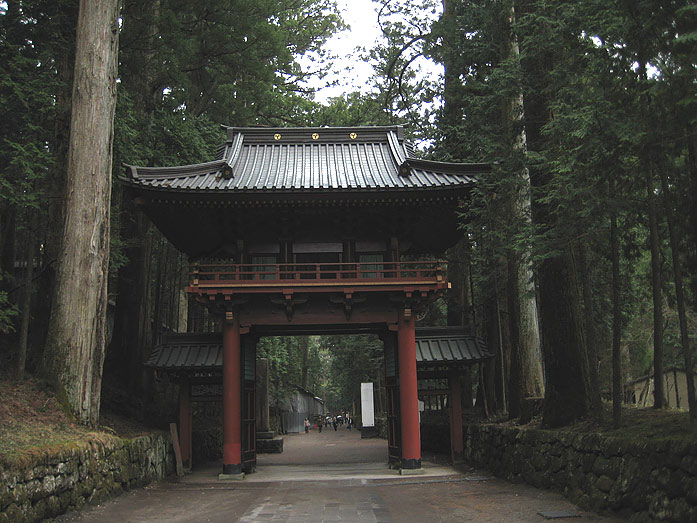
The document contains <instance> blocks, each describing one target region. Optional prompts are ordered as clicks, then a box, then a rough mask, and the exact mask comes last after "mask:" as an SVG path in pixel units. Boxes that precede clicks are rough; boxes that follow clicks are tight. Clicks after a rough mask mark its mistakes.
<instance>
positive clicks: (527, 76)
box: [517, 0, 592, 427]
mask: <svg viewBox="0 0 697 523" xmlns="http://www.w3.org/2000/svg"><path fill="white" fill-rule="evenodd" d="M517 6H518V7H519V9H518V12H523V13H525V14H526V15H527V14H529V15H538V14H539V15H543V16H544V15H546V14H547V13H546V12H545V9H546V7H545V6H542V5H540V4H537V3H535V2H533V1H530V0H524V1H521V2H519V3H518V4H517ZM535 18H538V19H539V17H537V16H535ZM545 29H546V25H545V22H544V21H543V22H540V25H539V27H535V28H532V30H535V31H537V30H545ZM524 41H525V40H521V42H524ZM522 51H527V53H526V52H522V53H521V69H522V71H523V75H524V80H525V82H524V84H525V85H526V88H525V90H524V93H523V100H524V106H525V130H526V135H527V145H528V149H529V151H534V152H536V153H538V154H541V155H544V153H545V151H546V147H547V144H546V142H545V137H544V136H543V133H542V129H543V127H544V125H545V123H546V122H548V121H550V119H551V118H552V111H551V110H550V108H549V104H550V102H551V100H550V99H549V96H550V95H549V93H550V87H551V85H550V84H551V83H552V78H551V74H550V73H551V71H552V69H553V67H554V59H555V57H554V53H555V51H556V50H555V49H554V48H553V47H551V46H550V47H545V48H539V47H538V46H537V45H535V46H533V44H532V43H531V44H530V46H529V47H528V48H527V49H522ZM559 59H563V56H561V57H559ZM530 183H531V191H532V194H531V207H532V220H533V223H534V224H535V225H537V227H538V228H539V229H540V230H542V231H545V232H546V231H552V230H556V231H559V227H560V224H559V221H558V218H557V216H556V214H555V207H554V203H553V202H550V201H547V199H546V198H547V197H548V196H549V195H550V194H553V190H554V183H555V179H554V175H553V173H552V172H550V171H549V170H547V169H545V168H543V167H538V166H535V167H534V168H533V167H531V168H530ZM559 232H560V233H561V236H562V237H561V238H560V239H558V240H556V241H555V242H554V243H553V244H550V245H548V246H547V252H546V253H545V254H546V258H545V259H544V260H543V261H542V262H541V263H540V266H539V268H538V270H537V285H538V288H539V302H538V303H539V315H540V338H541V340H542V354H543V358H544V362H545V378H546V380H545V402H544V412H543V423H544V424H545V425H546V426H549V427H558V426H562V425H565V424H567V423H570V422H572V421H574V420H576V419H579V418H582V417H585V416H586V415H587V414H588V413H589V411H590V408H591V396H592V391H591V385H590V377H589V369H588V355H587V352H586V346H585V343H584V338H583V322H582V315H581V311H580V298H579V290H578V289H579V285H578V282H577V279H576V276H577V272H576V268H575V264H574V256H573V245H572V244H571V241H570V240H569V239H564V238H563V235H564V231H559Z"/></svg>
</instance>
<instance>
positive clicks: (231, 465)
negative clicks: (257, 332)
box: [219, 311, 244, 479]
mask: <svg viewBox="0 0 697 523" xmlns="http://www.w3.org/2000/svg"><path fill="white" fill-rule="evenodd" d="M240 355H241V348H240V323H239V320H238V319H237V318H234V317H233V314H232V312H231V311H227V312H226V313H225V326H224V328H223V473H222V474H221V475H220V476H219V477H220V479H236V478H238V477H244V473H243V472H242V386H241V381H240V380H241V375H240V364H241V360H240Z"/></svg>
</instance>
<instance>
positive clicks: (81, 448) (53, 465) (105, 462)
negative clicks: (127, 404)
mask: <svg viewBox="0 0 697 523" xmlns="http://www.w3.org/2000/svg"><path fill="white" fill-rule="evenodd" d="M174 470H175V469H174V452H173V450H172V443H171V441H170V439H169V437H168V436H165V435H164V434H152V435H148V436H141V437H138V438H134V439H121V438H117V437H115V436H100V437H99V438H95V439H93V440H91V441H89V442H86V443H82V444H79V445H78V444H71V445H63V446H60V447H56V448H53V449H50V450H44V449H42V450H40V451H39V450H38V451H37V452H36V453H35V454H34V455H32V456H29V457H28V458H27V459H26V460H24V462H23V463H22V464H18V465H15V466H13V467H11V468H7V467H3V466H0V523H5V522H7V523H10V522H12V523H15V522H23V521H41V520H42V519H45V518H52V517H55V516H58V515H60V514H63V513H65V512H67V511H69V510H75V509H79V508H81V507H82V506H84V505H85V503H93V502H94V503H98V502H101V501H103V500H105V499H107V498H109V497H111V496H116V495H118V494H121V493H122V492H123V491H125V490H129V489H132V488H134V487H140V486H144V485H147V484H148V483H151V482H152V481H155V480H159V479H162V478H164V477H165V476H167V475H169V474H172V473H174Z"/></svg>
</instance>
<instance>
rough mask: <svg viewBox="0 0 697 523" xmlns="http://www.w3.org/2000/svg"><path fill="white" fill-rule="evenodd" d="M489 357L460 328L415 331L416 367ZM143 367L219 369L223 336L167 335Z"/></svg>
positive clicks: (478, 342)
mask: <svg viewBox="0 0 697 523" xmlns="http://www.w3.org/2000/svg"><path fill="white" fill-rule="evenodd" d="M490 357H491V354H490V353H489V351H488V350H487V348H486V345H485V343H484V340H482V339H481V338H479V337H477V336H475V335H473V334H470V333H469V332H467V331H466V330H463V329H462V328H450V327H446V328H433V329H424V330H419V331H417V334H416V362H417V364H420V365H429V364H441V365H442V364H448V363H475V362H477V361H481V360H484V359H487V358H490ZM145 364H146V365H147V366H149V367H154V368H157V369H163V370H168V371H194V370H210V369H220V368H222V366H223V336H222V334H221V333H211V334H170V335H168V336H167V337H166V338H164V339H163V342H162V343H160V344H159V345H157V346H156V347H155V348H154V349H153V351H152V353H151V354H150V357H149V358H148V361H147V362H146V363H145Z"/></svg>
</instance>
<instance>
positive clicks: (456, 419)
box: [448, 370, 464, 463]
mask: <svg viewBox="0 0 697 523" xmlns="http://www.w3.org/2000/svg"><path fill="white" fill-rule="evenodd" d="M448 381H449V385H450V401H449V402H450V457H451V459H452V461H453V463H457V462H461V461H462V457H463V451H464V447H463V439H462V392H461V387H460V376H459V375H458V372H457V371H456V370H453V371H451V372H450V376H449V379H448Z"/></svg>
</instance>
